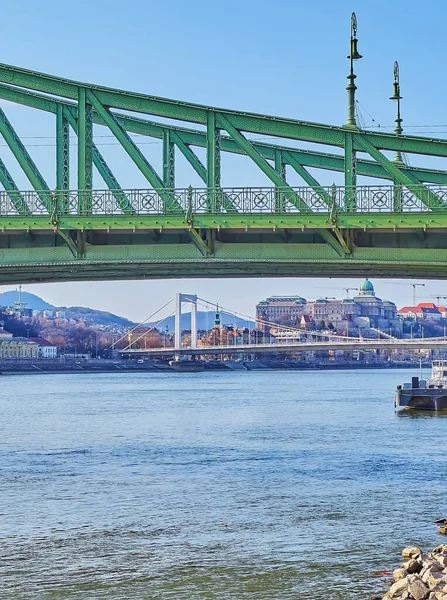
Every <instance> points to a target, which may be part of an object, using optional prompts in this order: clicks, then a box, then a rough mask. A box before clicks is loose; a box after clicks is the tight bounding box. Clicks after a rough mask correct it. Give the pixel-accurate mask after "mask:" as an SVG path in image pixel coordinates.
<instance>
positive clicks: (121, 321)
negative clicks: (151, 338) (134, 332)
mask: <svg viewBox="0 0 447 600" xmlns="http://www.w3.org/2000/svg"><path fill="white" fill-rule="evenodd" d="M21 299H22V302H23V303H24V304H25V307H26V308H31V309H32V310H62V311H63V312H64V313H65V315H66V317H67V318H68V319H77V320H83V321H85V322H86V324H87V325H117V326H119V327H133V326H134V325H135V323H133V322H132V321H129V319H125V318H124V317H120V316H118V315H114V314H113V313H109V312H105V311H102V310H95V309H93V308H88V307H84V306H71V307H65V306H53V305H52V304H49V303H48V302H45V300H42V298H40V297H39V296H36V295H35V294H31V293H30V292H22V295H21ZM18 301H19V292H18V291H16V290H14V291H9V292H2V293H0V307H1V306H5V307H6V306H13V305H14V302H18Z"/></svg>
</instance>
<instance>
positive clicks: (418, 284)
mask: <svg viewBox="0 0 447 600" xmlns="http://www.w3.org/2000/svg"><path fill="white" fill-rule="evenodd" d="M384 284H385V285H410V286H411V287H412V288H413V306H415V305H416V288H417V287H418V286H420V287H425V283H404V282H403V281H384Z"/></svg>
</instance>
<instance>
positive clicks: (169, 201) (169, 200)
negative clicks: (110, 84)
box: [87, 90, 181, 211]
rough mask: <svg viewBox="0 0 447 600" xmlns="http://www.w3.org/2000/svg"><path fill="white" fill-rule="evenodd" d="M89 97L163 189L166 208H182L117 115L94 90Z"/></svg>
mask: <svg viewBox="0 0 447 600" xmlns="http://www.w3.org/2000/svg"><path fill="white" fill-rule="evenodd" d="M87 98H88V99H89V101H90V102H91V104H92V106H93V108H94V109H95V111H96V112H97V113H98V115H99V116H100V117H101V119H102V120H103V122H104V124H105V125H106V126H107V127H108V128H109V129H110V131H111V132H112V133H113V135H114V136H115V137H116V139H117V140H118V141H119V143H120V144H121V146H122V147H123V148H124V150H125V151H126V152H127V154H128V155H129V156H130V158H131V159H132V161H133V162H134V163H135V165H136V166H137V167H138V168H139V170H140V171H141V173H142V174H143V175H144V176H145V177H146V179H147V180H148V182H149V183H150V185H151V186H152V187H153V188H155V189H158V190H163V202H164V204H165V206H166V208H167V209H168V210H172V211H178V210H181V209H180V206H179V204H178V203H177V202H176V201H175V198H174V195H173V193H172V191H170V190H168V189H166V186H165V185H164V183H163V180H162V179H161V178H160V177H159V175H158V173H157V172H156V171H155V169H154V168H153V166H152V165H151V164H150V163H149V161H148V160H147V159H146V157H145V156H144V155H143V153H142V152H141V150H140V149H139V148H138V146H137V145H136V144H135V143H134V141H133V140H132V139H131V137H130V136H129V135H128V133H127V132H126V131H125V129H123V127H122V126H121V125H120V124H119V122H118V121H117V119H116V118H115V116H114V115H113V114H112V113H111V112H110V111H109V110H108V109H107V108H106V107H104V106H103V105H102V104H101V102H100V101H99V100H98V98H97V97H96V95H95V94H94V93H93V92H92V91H90V90H88V91H87Z"/></svg>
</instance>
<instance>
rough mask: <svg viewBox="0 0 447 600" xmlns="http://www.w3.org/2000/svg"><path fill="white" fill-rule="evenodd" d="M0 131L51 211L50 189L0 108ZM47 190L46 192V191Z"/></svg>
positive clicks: (44, 203)
mask: <svg viewBox="0 0 447 600" xmlns="http://www.w3.org/2000/svg"><path fill="white" fill-rule="evenodd" d="M0 133H1V135H2V136H3V139H4V140H5V142H6V143H7V144H8V146H9V149H10V150H11V152H12V153H13V154H14V157H15V158H16V160H17V162H18V163H19V165H20V166H21V168H22V170H23V172H24V173H25V175H26V177H27V178H28V181H29V182H30V183H31V185H32V186H33V188H34V189H35V190H36V192H37V193H38V194H39V198H40V200H41V202H42V204H43V205H44V206H45V208H46V209H47V210H48V212H51V211H52V210H53V209H54V206H53V203H52V199H51V193H50V189H49V187H48V185H47V183H46V181H45V180H44V178H43V177H42V175H41V174H40V171H39V169H38V168H37V166H36V164H35V163H34V161H33V159H32V158H31V156H30V155H29V154H28V151H27V149H26V148H25V146H24V145H23V143H22V141H21V140H20V138H19V136H18V135H17V133H16V131H15V129H14V128H13V126H12V125H11V123H10V122H9V120H8V118H7V116H6V115H5V113H4V112H3V110H2V109H1V108H0ZM47 192H48V193H47Z"/></svg>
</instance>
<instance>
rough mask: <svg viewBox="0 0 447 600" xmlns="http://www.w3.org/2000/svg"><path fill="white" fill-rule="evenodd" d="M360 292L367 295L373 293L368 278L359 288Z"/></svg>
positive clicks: (372, 287)
mask: <svg viewBox="0 0 447 600" xmlns="http://www.w3.org/2000/svg"><path fill="white" fill-rule="evenodd" d="M360 291H361V292H365V293H367V294H370V293H371V292H372V293H374V286H373V284H372V283H371V282H370V280H369V279H368V277H367V278H366V279H365V281H364V282H363V283H362V285H361V286H360Z"/></svg>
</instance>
